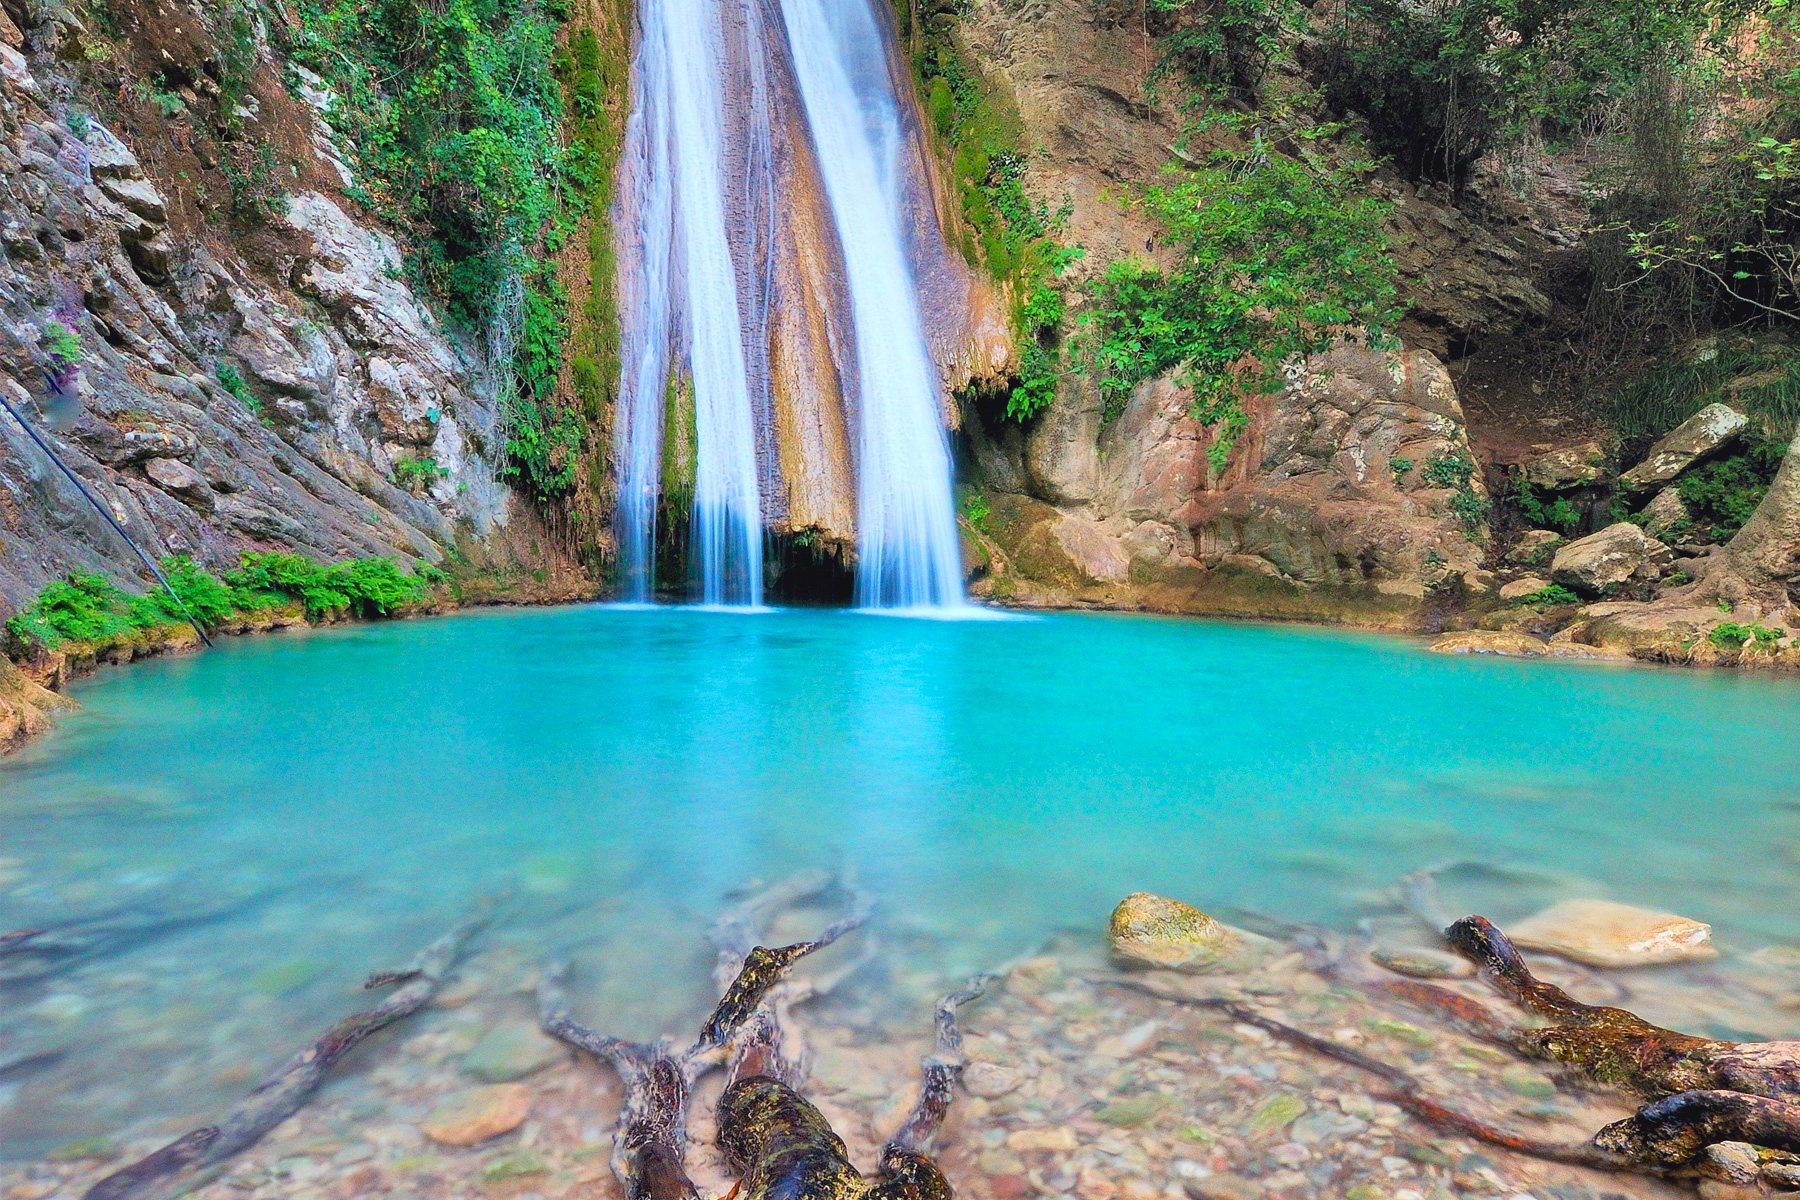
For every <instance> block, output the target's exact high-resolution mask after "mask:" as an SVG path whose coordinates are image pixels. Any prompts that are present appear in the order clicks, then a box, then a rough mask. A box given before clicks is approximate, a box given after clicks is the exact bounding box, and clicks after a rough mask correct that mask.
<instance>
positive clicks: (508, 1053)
mask: <svg viewBox="0 0 1800 1200" xmlns="http://www.w3.org/2000/svg"><path fill="white" fill-rule="evenodd" d="M562 1057H563V1048H562V1046H560V1045H559V1044H558V1043H556V1042H555V1041H552V1040H551V1039H550V1038H548V1037H546V1036H545V1035H544V1033H543V1031H541V1030H540V1029H539V1028H538V1027H537V1026H536V1025H535V1024H534V1023H532V1022H530V1021H505V1022H502V1023H501V1024H499V1025H496V1026H494V1027H493V1028H492V1029H490V1030H488V1031H487V1032H486V1033H485V1034H483V1035H482V1036H481V1040H480V1041H479V1042H476V1043H475V1047H474V1049H472V1050H470V1051H469V1054H468V1057H466V1058H464V1059H463V1070H465V1071H467V1072H468V1073H469V1074H471V1075H473V1076H474V1077H475V1078H477V1079H479V1080H481V1081H482V1082H483V1083H511V1082H512V1081H513V1080H515V1079H523V1078H524V1077H525V1076H527V1075H530V1074H533V1073H534V1072H537V1071H541V1070H543V1069H544V1068H545V1067H548V1066H550V1065H551V1064H553V1063H556V1062H559V1061H561V1059H562Z"/></svg>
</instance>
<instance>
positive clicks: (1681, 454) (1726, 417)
mask: <svg viewBox="0 0 1800 1200" xmlns="http://www.w3.org/2000/svg"><path fill="white" fill-rule="evenodd" d="M1749 424H1750V422H1749V420H1748V419H1747V418H1746V417H1745V416H1744V414H1743V413H1741V412H1738V411H1737V410H1736V409H1734V408H1729V407H1727V406H1726V405H1723V404H1709V405H1707V406H1706V407H1705V408H1703V409H1701V410H1700V411H1699V412H1697V413H1695V414H1694V415H1693V416H1691V417H1689V418H1688V419H1687V420H1685V421H1683V422H1682V423H1681V424H1680V425H1677V426H1676V427H1675V428H1674V429H1672V430H1670V431H1669V433H1668V434H1666V435H1665V436H1664V437H1662V438H1661V439H1659V440H1658V441H1657V443H1656V444H1655V445H1654V446H1652V447H1650V453H1649V454H1647V455H1645V456H1644V461H1643V462H1641V463H1639V464H1638V465H1637V466H1635V467H1633V468H1631V470H1629V471H1627V472H1625V473H1624V474H1623V475H1621V476H1619V483H1620V484H1621V485H1623V486H1625V487H1627V488H1633V489H1636V490H1640V491H1641V490H1643V489H1645V488H1652V487H1655V486H1656V485H1657V484H1660V483H1668V482H1669V481H1670V480H1671V479H1674V478H1675V477H1676V476H1677V475H1679V474H1681V473H1682V472H1683V471H1685V470H1687V469H1688V468H1689V467H1691V466H1693V465H1694V464H1695V463H1697V462H1701V461H1703V460H1705V459H1707V458H1711V457H1712V456H1713V455H1715V454H1717V453H1718V452H1719V451H1721V450H1723V449H1725V448H1726V447H1727V446H1730V445H1731V444H1732V443H1733V442H1735V441H1737V439H1738V435H1739V434H1741V433H1742V432H1743V431H1744V429H1745V427H1746V426H1748V425H1749Z"/></svg>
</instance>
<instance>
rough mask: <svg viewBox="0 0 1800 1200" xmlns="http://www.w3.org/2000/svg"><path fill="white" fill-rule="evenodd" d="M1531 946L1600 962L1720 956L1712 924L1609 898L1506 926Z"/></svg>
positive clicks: (1573, 903)
mask: <svg viewBox="0 0 1800 1200" xmlns="http://www.w3.org/2000/svg"><path fill="white" fill-rule="evenodd" d="M1507 935H1508V936H1509V937H1511V938H1512V940H1513V941H1514V942H1516V943H1518V944H1519V945H1520V946H1523V947H1525V948H1526V949H1528V950H1547V951H1549V952H1550V953H1552V954H1560V955H1562V956H1563V957H1564V958H1572V959H1574V960H1575V961H1576V962H1582V963H1587V964H1588V965H1590V966H1596V967H1638V966H1649V965H1652V964H1654V963H1670V962H1687V961H1691V960H1694V959H1707V958H1717V957H1718V954H1719V951H1718V949H1717V948H1716V947H1714V946H1713V944H1712V926H1710V925H1707V924H1704V923H1703V922H1700V921H1693V920H1689V919H1688V918H1686V917H1678V916H1675V915H1673V914H1671V913H1661V912H1653V911H1651V910H1649V909H1645V908H1635V907H1633V906H1632V905H1629V904H1616V903H1614V902H1613V901H1611V900H1565V901H1563V902H1562V903H1561V904H1556V905H1553V906H1551V907H1550V908H1547V909H1545V910H1544V911H1543V912H1540V913H1538V914H1536V915H1535V916H1531V917H1527V918H1526V919H1525V920H1523V921H1520V922H1518V923H1516V924H1514V925H1512V926H1510V927H1508V929H1507Z"/></svg>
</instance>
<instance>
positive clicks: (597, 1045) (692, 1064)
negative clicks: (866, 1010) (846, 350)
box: [539, 882, 986, 1200]
mask: <svg viewBox="0 0 1800 1200" xmlns="http://www.w3.org/2000/svg"><path fill="white" fill-rule="evenodd" d="M818 890H819V889H818V888H817V887H812V888H801V887H799V886H797V885H794V884H792V883H791V882H790V883H789V884H786V885H778V886H777V888H776V889H773V890H772V892H771V893H765V894H764V895H763V896H762V897H759V898H757V899H755V900H753V901H751V902H749V903H748V904H746V905H745V906H744V907H743V908H741V909H740V910H738V911H737V912H736V913H734V914H728V916H727V917H726V918H724V919H722V920H721V921H720V922H719V924H718V925H716V926H715V928H714V931H713V936H714V940H715V941H716V942H717V943H718V944H719V947H720V960H721V961H720V975H721V977H722V978H727V982H725V983H724V985H723V989H722V990H723V995H722V997H721V999H720V1001H719V1003H718V1005H717V1007H716V1008H714V1010H713V1012H712V1014H711V1016H709V1017H708V1018H707V1020H706V1022H705V1024H704V1025H702V1027H701V1031H700V1035H699V1037H698V1038H697V1039H696V1040H695V1041H694V1042H693V1044H692V1045H690V1046H688V1047H687V1048H686V1049H684V1050H681V1051H679V1052H677V1051H676V1050H675V1049H674V1048H673V1047H672V1046H671V1045H670V1044H669V1043H668V1042H667V1041H665V1042H663V1043H660V1044H657V1045H644V1044H638V1043H631V1042H625V1041H622V1040H620V1039H618V1038H612V1037H607V1036H604V1035H601V1034H597V1033H595V1032H594V1031H593V1030H591V1029H587V1028H586V1027H584V1026H581V1025H579V1024H577V1023H575V1021H574V1020H573V1019H572V1018H571V1017H570V1016H569V1011H568V1003H567V996H566V993H565V990H564V988H565V981H566V979H567V970H568V969H567V964H566V963H562V962H556V963H552V964H551V965H550V966H549V967H548V968H547V969H546V970H545V971H544V973H543V977H542V983H541V985H540V989H539V1009H540V1017H541V1020H542V1024H543V1027H544V1029H545V1030H546V1031H547V1032H548V1033H550V1034H551V1035H552V1036H554V1037H557V1038H560V1039H561V1040H563V1041H564V1042H567V1043H568V1044H570V1045H572V1046H575V1047H577V1048H578V1049H581V1050H584V1051H586V1052H588V1053H589V1054H592V1055H593V1056H594V1057H596V1058H598V1059H599V1060H601V1061H603V1062H606V1063H608V1064H610V1065H611V1066H612V1067H613V1069H614V1070H615V1071H617V1072H618V1074H619V1077H620V1079H621V1081H623V1083H624V1084H625V1104H624V1110H623V1112H622V1113H621V1116H620V1123H619V1132H618V1135H617V1138H616V1140H615V1142H614V1148H613V1159H612V1166H613V1171H614V1173H615V1174H616V1175H617V1176H618V1179H619V1182H620V1183H621V1184H622V1185H623V1186H624V1188H625V1193H626V1195H627V1196H628V1197H630V1198H631V1200H698V1196H699V1192H698V1190H697V1189H696V1188H695V1186H694V1183H693V1180H692V1179H691V1177H690V1176H689V1175H688V1173H687V1168H686V1165H685V1160H686V1149H687V1140H688V1137H687V1109H688V1103H689V1099H690V1097H691V1095H692V1093H693V1087H694V1084H695V1083H696V1082H697V1081H698V1079H699V1078H700V1077H701V1076H702V1075H703V1074H705V1073H706V1072H708V1071H710V1070H712V1069H714V1068H717V1067H723V1066H725V1065H726V1063H727V1060H729V1064H730V1066H729V1072H730V1074H729V1081H728V1083H727V1085H726V1088H725V1092H724V1095H723V1096H722V1097H721V1099H720V1101H719V1110H718V1139H719V1146H720V1148H721V1149H722V1150H723V1151H724V1152H725V1157H726V1161H727V1162H728V1163H729V1164H730V1166H731V1168H732V1170H733V1171H734V1172H735V1173H736V1174H737V1175H738V1177H739V1182H738V1185H737V1187H736V1189H734V1191H735V1193H736V1195H737V1196H738V1197H740V1200H776V1198H780V1200H949V1197H951V1196H952V1195H953V1194H954V1193H953V1190H952V1188H951V1186H950V1183H949V1181H948V1180H947V1179H946V1178H945V1177H944V1174H943V1172H942V1171H941V1170H940V1169H939V1168H938V1166H937V1163H936V1162H935V1160H934V1159H933V1151H934V1150H935V1144H936V1139H937V1135H938V1132H939V1131H940V1130H941V1128H942V1126H943V1122H944V1118H945V1115H946V1114H947V1113H948V1111H949V1107H950V1100H951V1095H952V1092H953V1090H954V1086H955V1083H956V1080H957V1078H958V1076H960V1074H961V1072H962V1067H963V1055H962V1039H961V1035H960V1034H959V1032H958V1030H957V1027H956V1011H957V1009H959V1008H960V1007H961V1006H962V1005H963V1004H965V1003H967V1002H969V1001H970V1000H973V999H975V998H976V997H978V996H979V995H981V993H982V990H983V989H984V987H985V984H986V980H985V979H977V980H974V981H971V983H970V985H969V986H968V987H967V988H964V989H963V990H962V991H959V992H956V993H953V994H951V995H950V996H946V997H945V998H944V999H943V1000H942V1001H941V1002H940V1003H939V1005H938V1009H937V1041H936V1047H935V1050H934V1052H933V1053H932V1054H931V1055H930V1056H928V1057H927V1058H926V1059H925V1061H924V1064H923V1070H924V1082H923V1085H922V1087H921V1089H920V1096H919V1099H918V1102H917V1103H916V1104H915V1105H914V1106H913V1109H912V1111H911V1112H910V1113H909V1114H908V1117H907V1119H906V1121H905V1122H904V1123H903V1124H902V1126H901V1128H900V1129H899V1130H898V1131H896V1133H895V1134H894V1136H893V1137H891V1138H890V1139H888V1141H887V1143H886V1145H885V1146H884V1147H883V1150H882V1157H881V1165H880V1168H879V1170H878V1172H877V1173H876V1176H875V1178H874V1179H873V1180H868V1179H865V1178H864V1177H863V1175H862V1173H861V1172H860V1171H859V1170H857V1168H856V1166H855V1165H854V1163H852V1162H851V1160H850V1155H849V1150H848V1148H847V1147H846V1146H845V1144H844V1141H843V1139H842V1138H840V1137H838V1135H837V1134H836V1133H835V1132H834V1131H833V1130H832V1128H831V1124H830V1122H829V1121H827V1120H826V1118H825V1116H824V1114H823V1113H821V1112H820V1111H819V1110H818V1109H817V1108H816V1107H814V1106H813V1104H812V1103H811V1102H810V1101H808V1100H807V1099H806V1097H805V1096H804V1095H802V1094H801V1092H800V1087H801V1085H802V1084H803V1082H804V1075H805V1071H804V1068H803V1066H802V1065H801V1064H800V1062H799V1061H798V1056H796V1055H795V1054H794V1053H792V1052H791V1050H790V1049H789V1047H788V1045H787V1043H786V1040H785V1028H784V1023H783V1020H782V1016H783V1013H784V1011H785V1010H786V1009H787V1008H788V1007H789V1006H790V1005H791V1003H792V1002H793V1000H794V998H795V995H796V994H797V992H798V989H797V988H796V987H795V986H794V985H793V984H792V983H791V982H790V981H789V979H788V974H787V973H788V970H789V968H790V967H792V966H793V965H794V964H795V963H796V962H798V961H799V960H800V959H802V958H804V957H806V956H807V955H810V954H812V953H814V952H815V951H817V950H820V949H822V948H824V947H825V946H828V945H830V944H832V943H833V942H835V941H837V940H838V939H839V938H840V937H842V936H843V935H844V934H846V933H849V932H850V931H851V930H853V929H856V928H857V927H859V926H860V925H861V924H862V923H863V922H864V920H865V919H866V911H864V910H863V909H861V908H860V907H859V908H858V909H857V911H855V912H853V913H852V915H851V916H849V917H847V918H845V919H844V920H841V921H839V922H837V923H836V924H834V925H832V926H831V927H830V928H829V929H827V930H826V931H825V932H824V933H823V934H821V935H820V936H819V937H818V938H816V939H814V940H812V941H808V942H799V943H796V944H794V945H790V946H784V947H779V948H774V949H771V948H768V947H763V946H757V945H754V944H750V945H749V947H748V949H747V950H746V949H744V946H745V944H746V943H753V942H754V939H755V936H756V935H755V933H754V930H755V929H756V928H757V925H758V918H759V917H762V916H766V915H767V914H769V913H770V912H772V911H774V910H775V909H776V908H779V907H781V906H782V905H783V904H784V903H787V902H790V901H791V900H793V899H796V898H800V897H802V896H804V895H806V894H810V893H812V892H816V891H818ZM740 951H741V955H740V953H739V952H740ZM734 956H735V957H736V958H737V961H738V964H739V965H738V966H737V968H736V970H735V973H732V972H731V970H730V967H729V965H728V964H729V963H730V962H732V961H733V958H734Z"/></svg>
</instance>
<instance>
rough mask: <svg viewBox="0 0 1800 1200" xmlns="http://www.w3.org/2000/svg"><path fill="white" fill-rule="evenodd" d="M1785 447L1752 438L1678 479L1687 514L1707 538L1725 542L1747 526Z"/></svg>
mask: <svg viewBox="0 0 1800 1200" xmlns="http://www.w3.org/2000/svg"><path fill="white" fill-rule="evenodd" d="M1782 455H1783V447H1782V446H1781V445H1780V444H1779V443H1777V442H1773V441H1767V440H1762V439H1757V440H1753V441H1751V442H1750V443H1749V444H1748V445H1747V446H1746V447H1745V448H1744V450H1743V451H1742V452H1741V453H1738V454H1734V455H1732V456H1731V457H1730V458H1722V459H1719V460H1718V461H1717V462H1710V463H1707V464H1705V465H1704V466H1700V467H1695V468H1693V469H1691V470H1689V471H1687V472H1686V473H1684V474H1683V475H1682V476H1681V477H1680V478H1679V479H1677V480H1676V481H1675V490H1676V492H1677V493H1678V494H1679V495H1680V496H1681V501H1682V503H1683V504H1685V505H1686V506H1687V510H1688V515H1689V516H1690V517H1691V518H1692V519H1693V521H1694V523H1695V525H1696V526H1698V527H1700V528H1701V529H1702V530H1703V531H1704V534H1705V536H1706V538H1707V539H1708V540H1711V541H1717V542H1723V541H1728V540H1730V538H1731V536H1732V535H1733V534H1735V533H1736V532H1737V531H1738V530H1740V529H1742V528H1743V527H1744V522H1746V521H1748V520H1749V519H1750V514H1751V513H1753V512H1755V511H1756V506H1757V505H1759V504H1761V503H1762V500H1763V497H1764V496H1765V495H1767V494H1768V491H1769V485H1770V484H1771V483H1773V482H1774V480H1775V472H1776V471H1778V470H1780V468H1781V459H1782Z"/></svg>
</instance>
